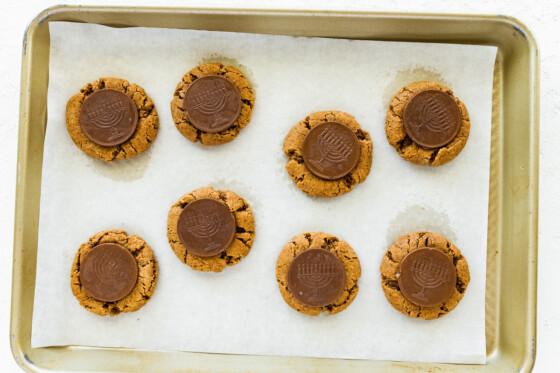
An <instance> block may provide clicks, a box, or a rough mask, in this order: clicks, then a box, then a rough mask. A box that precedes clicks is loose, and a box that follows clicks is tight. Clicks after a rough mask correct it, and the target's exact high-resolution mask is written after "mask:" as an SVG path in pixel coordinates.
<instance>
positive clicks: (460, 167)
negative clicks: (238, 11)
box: [32, 22, 496, 363]
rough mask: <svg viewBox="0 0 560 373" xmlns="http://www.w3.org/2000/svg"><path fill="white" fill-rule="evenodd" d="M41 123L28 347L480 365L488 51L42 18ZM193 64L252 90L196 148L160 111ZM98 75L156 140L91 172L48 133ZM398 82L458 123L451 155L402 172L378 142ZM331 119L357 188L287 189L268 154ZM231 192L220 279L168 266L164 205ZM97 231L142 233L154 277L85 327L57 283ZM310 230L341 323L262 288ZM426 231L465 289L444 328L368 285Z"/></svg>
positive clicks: (58, 134)
mask: <svg viewBox="0 0 560 373" xmlns="http://www.w3.org/2000/svg"><path fill="white" fill-rule="evenodd" d="M49 26H50V33H51V46H50V47H51V50H50V76H49V91H48V124H47V132H46V139H45V149H44V163H43V175H42V186H41V188H42V189H41V190H42V194H41V212H40V227H39V247H38V258H37V261H38V262H37V281H36V288H35V305H34V314H33V326H32V330H33V331H32V345H33V347H42V346H54V345H86V346H109V347H131V348H145V349H158V350H184V351H202V352H215V353H234V354H266V355H296V356H316V357H336V358H356V359H387V360H411V361H434V362H455V363H484V362H485V355H486V348H485V334H484V299H485V296H484V290H485V266H486V231H487V210H488V208H487V206H488V175H489V155H490V154H489V152H490V122H491V101H492V74H493V68H494V61H495V56H496V48H494V47H484V46H470V45H448V44H423V43H392V42H374V41H356V40H354V41H350V40H337V39H321V38H302V37H298V38H295V37H288V36H269V35H250V34H235V33H219V32H207V31H189V30H169V29H157V28H124V29H114V28H108V27H104V26H98V25H90V24H78V23H62V22H61V23H50V24H49ZM207 61H223V62H225V63H231V64H234V65H236V66H238V67H239V68H240V69H241V70H242V71H243V72H244V73H245V74H246V75H247V77H248V78H249V80H250V81H251V83H252V84H253V86H254V88H255V93H256V105H255V108H254V111H253V118H252V120H251V122H250V124H249V125H248V126H247V127H246V128H245V129H244V130H243V131H242V132H241V133H240V135H239V136H238V137H237V139H235V141H233V142H231V143H229V144H226V145H221V146H217V147H202V146H200V145H199V144H193V143H191V142H190V141H188V140H186V139H185V138H184V137H183V136H181V135H180V133H179V132H178V131H177V130H176V129H175V126H174V124H173V120H172V118H171V113H170V108H169V105H170V101H171V98H172V96H173V91H174V89H175V87H176V85H177V83H178V82H179V80H180V79H181V76H182V75H183V74H184V73H186V72H187V71H188V70H189V69H191V68H192V67H194V66H196V65H198V64H200V63H202V62H207ZM104 76H114V77H120V78H124V79H127V80H129V81H130V82H135V83H137V84H139V85H141V86H142V87H143V88H144V89H145V90H146V92H147V93H148V95H149V96H150V97H151V98H152V99H153V100H154V102H155V104H156V108H157V110H158V113H159V117H160V131H159V134H158V136H157V138H156V140H155V142H154V143H153V145H152V146H151V147H150V149H149V150H148V151H146V152H145V153H144V154H142V155H140V156H138V157H136V158H134V159H130V160H125V161H117V162H115V163H114V164H106V163H104V162H102V161H99V160H94V159H91V158H89V157H88V156H87V155H85V154H84V153H82V152H81V151H80V150H79V149H78V148H77V147H76V146H75V145H74V144H73V142H72V140H71V139H70V137H69V136H68V133H67V131H66V125H65V107H66V102H67V100H68V99H69V98H70V97H71V96H72V95H73V94H75V93H76V92H78V91H79V89H80V88H81V87H82V86H83V85H84V84H86V83H87V82H93V81H94V80H96V79H98V78H99V77H104ZM415 80H435V81H438V82H441V83H443V84H445V85H448V86H449V87H451V88H452V89H453V91H454V92H455V94H456V95H457V96H458V97H459V98H460V99H461V100H462V101H463V102H464V103H465V104H466V106H467V109H468V110H469V113H470V118H471V133H470V137H469V140H468V143H467V145H466V147H465V149H464V150H463V152H462V153H461V154H460V155H459V157H458V158H457V159H455V160H454V161H452V162H451V163H449V164H447V165H444V166H441V167H437V168H429V167H420V166H415V165H412V164H409V163H407V162H405V161H403V160H402V159H401V158H400V157H399V156H398V155H397V153H396V151H395V150H394V149H393V148H391V147H390V146H389V144H388V143H387V141H386V139H385V131H384V121H385V113H386V110H387V107H388V104H389V101H390V99H391V97H392V96H393V95H394V94H395V93H396V92H397V91H398V90H399V89H400V87H402V86H403V85H405V84H407V83H409V82H412V81H415ZM322 110H342V111H345V112H348V113H350V114H352V115H354V116H355V117H356V119H357V120H358V122H359V123H360V124H361V126H362V128H363V129H365V130H367V131H369V133H370V135H371V137H372V139H373V165H372V168H371V173H370V175H369V177H368V178H367V180H366V182H365V183H363V184H359V185H357V186H356V188H355V189H354V190H353V191H352V192H351V193H349V194H346V195H344V196H341V197H338V198H333V199H316V198H310V197H308V196H307V195H305V194H304V193H303V192H301V191H300V190H299V189H297V187H296V186H295V185H294V184H293V182H292V181H291V180H290V178H289V176H288V174H287V172H286V171H285V169H284V165H285V163H286V161H287V158H286V157H285V156H284V154H283V152H282V143H283V140H284V137H285V135H286V134H287V132H288V131H289V129H290V128H291V127H292V126H293V125H294V124H296V123H297V122H298V121H299V120H301V119H303V118H305V116H306V115H308V114H309V113H311V112H315V111H322ZM206 185H211V186H213V187H215V188H219V189H231V190H233V191H235V192H236V193H238V194H239V195H241V196H242V197H244V198H245V199H247V201H248V202H249V203H250V204H251V207H252V209H253V211H254V214H255V218H256V229H257V235H256V239H255V243H254V246H253V249H252V250H251V253H250V254H249V256H248V257H247V258H245V259H243V260H242V261H241V263H240V264H238V265H236V266H234V267H230V268H226V269H225V270H224V271H223V272H222V273H219V274H215V273H200V272H196V271H193V270H191V269H190V268H189V267H187V266H185V265H184V264H183V263H181V262H180V261H179V260H178V259H177V258H176V257H175V254H174V253H173V252H172V250H171V248H170V247H169V245H168V243H167V237H166V220H167V212H168V210H169V207H170V206H171V205H172V204H173V203H174V202H175V201H176V200H177V199H178V198H179V197H180V196H181V195H183V194H185V193H187V192H189V191H191V190H193V189H196V188H198V187H201V186H206ZM110 228H118V229H125V230H127V231H128V233H129V234H138V235H140V236H141V237H143V238H144V239H145V240H146V241H147V242H148V244H149V245H150V246H151V247H152V248H153V249H154V251H155V255H156V257H157V259H158V261H159V265H160V274H159V280H158V284H157V287H156V289H155V293H154V296H153V298H152V299H151V300H150V301H149V302H148V303H147V305H146V306H144V307H143V308H142V309H140V310H139V311H137V312H134V313H128V314H121V315H119V316H117V317H113V318H111V317H105V318H103V317H99V316H97V315H94V314H92V313H89V312H88V311H86V310H84V309H83V308H82V307H80V305H79V304H78V301H77V300H76V299H75V298H74V296H73V295H72V292H71V290H70V267H71V264H72V260H73V258H74V254H75V252H76V250H77V249H78V247H79V245H80V244H81V243H82V242H85V241H87V240H88V238H89V237H90V236H91V235H93V234H94V233H96V232H98V231H101V230H104V229H110ZM316 230H318V231H325V232H329V233H331V234H334V235H336V236H338V237H339V238H340V239H343V240H346V241H347V242H348V243H349V244H350V245H351V246H352V247H353V248H354V249H355V251H356V252H357V254H358V256H359V258H360V262H361V265H362V277H361V278H360V280H359V286H360V291H359V294H358V296H357V297H356V299H355V301H354V302H353V303H352V304H351V305H350V307H348V308H347V309H346V310H345V311H344V312H342V313H339V314H337V315H334V316H330V315H321V316H319V317H310V316H307V315H303V314H300V313H298V312H296V311H294V310H293V309H291V308H290V307H289V306H288V305H287V304H285V303H284V300H283V299H282V297H281V296H280V292H279V291H278V288H277V284H276V280H275V264H276V258H277V256H278V253H279V251H280V250H281V249H282V247H283V245H284V244H285V243H286V242H287V241H289V240H290V239H291V237H292V236H294V235H296V234H299V233H302V232H306V231H316ZM415 230H430V231H434V232H438V233H441V234H443V235H445V236H447V237H448V238H449V239H450V240H452V241H453V242H454V243H455V244H456V245H457V246H458V247H459V248H460V249H461V250H462V252H463V254H464V255H465V257H466V258H467V260H468V263H469V267H470V271H471V283H470V285H469V287H468V289H467V291H466V294H465V297H464V298H463V300H462V301H461V303H460V304H459V306H458V307H457V308H456V309H455V310H453V311H452V312H451V313H450V314H448V315H446V316H445V317H443V318H441V319H438V320H433V321H424V320H415V319H410V318H408V317H406V316H404V315H402V314H401V313H399V312H397V311H396V310H394V309H393V308H392V307H391V306H390V305H389V303H388V302H387V301H386V300H385V297H384V295H383V292H382V290H381V286H380V275H379V264H380V261H381V258H382V256H383V254H384V253H385V250H386V249H387V247H388V246H389V245H390V244H391V243H392V242H393V241H394V240H395V239H396V238H397V237H398V236H399V235H400V234H404V233H408V232H410V231H415Z"/></svg>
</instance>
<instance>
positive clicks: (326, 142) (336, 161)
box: [302, 122, 360, 180]
mask: <svg viewBox="0 0 560 373" xmlns="http://www.w3.org/2000/svg"><path fill="white" fill-rule="evenodd" d="M302 151H303V161H304V162H305V166H306V167H307V168H308V169H309V170H310V171H311V172H312V173H313V174H315V175H316V176H318V177H320V178H323V179H327V180H335V179H340V178H341V177H344V176H346V175H348V174H349V173H350V171H352V170H353V169H354V168H355V167H356V165H357V164H358V160H359V159H360V141H359V140H358V137H357V136H356V134H355V133H354V132H353V131H352V130H351V129H350V128H349V127H348V126H345V125H344V124H342V123H338V122H325V123H321V124H318V125H316V126H315V127H313V128H311V130H310V131H309V132H308V133H307V135H306V136H305V138H304V139H303V149H302Z"/></svg>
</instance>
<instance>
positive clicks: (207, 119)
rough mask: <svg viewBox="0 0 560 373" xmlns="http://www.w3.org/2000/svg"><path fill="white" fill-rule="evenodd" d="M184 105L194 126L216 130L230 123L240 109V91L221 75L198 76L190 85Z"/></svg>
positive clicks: (230, 124) (233, 121)
mask: <svg viewBox="0 0 560 373" xmlns="http://www.w3.org/2000/svg"><path fill="white" fill-rule="evenodd" d="M183 109H184V110H185V114H186V115H187V118H188V119H189V121H190V122H191V123H192V125H193V126H195V127H196V128H198V129H199V130H201V131H204V132H209V133H217V132H220V131H223V130H225V129H228V128H229V127H231V126H232V125H233V124H234V123H235V121H236V120H237V117H239V113H240V112H241V95H240V94H239V91H238V90H237V88H236V87H235V85H233V83H232V82H230V81H229V80H227V79H226V78H224V77H223V76H220V75H207V76H203V77H200V78H197V79H196V80H195V81H194V82H192V84H191V85H190V86H189V87H188V88H187V91H186V92H185V99H184V101H183Z"/></svg>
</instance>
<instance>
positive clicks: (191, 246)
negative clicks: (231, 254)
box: [177, 198, 237, 257]
mask: <svg viewBox="0 0 560 373" xmlns="http://www.w3.org/2000/svg"><path fill="white" fill-rule="evenodd" d="M236 231H237V229H236V222H235V216H234V215H233V214H232V212H231V211H230V209H229V207H228V206H226V204H225V203H223V202H221V201H219V200H217V199H213V198H201V199H197V200H195V201H193V202H191V203H189V204H188V205H186V206H185V207H184V208H183V210H182V211H181V213H180V215H179V219H178V221H177V234H178V236H179V240H180V241H181V244H183V246H184V247H185V248H186V249H187V251H188V252H191V253H193V254H195V255H198V256H201V257H210V256H214V255H218V254H219V253H221V252H222V251H224V250H226V249H227V248H228V246H229V245H230V244H231V243H232V241H233V239H234V237H235V233H236Z"/></svg>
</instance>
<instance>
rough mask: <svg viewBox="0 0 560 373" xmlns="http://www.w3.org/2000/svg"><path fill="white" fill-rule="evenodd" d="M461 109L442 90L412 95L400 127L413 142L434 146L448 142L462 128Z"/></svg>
mask: <svg viewBox="0 0 560 373" xmlns="http://www.w3.org/2000/svg"><path fill="white" fill-rule="evenodd" d="M461 123H462V118H461V109H460V108H459V105H457V103H456V102H455V100H453V98H452V97H451V96H450V95H449V94H447V93H445V92H442V91H437V90H426V91H422V92H420V93H417V94H416V95H414V96H413V97H412V98H411V99H410V101H408V103H407V104H406V106H405V109H404V113H403V126H404V130H405V132H406V134H407V135H408V136H409V137H410V138H411V139H412V141H414V142H415V143H416V144H418V145H420V146H421V147H423V148H426V149H436V148H439V147H442V146H444V145H446V144H448V143H449V142H450V141H451V140H453V139H454V138H455V136H457V133H459V129H460V128H461Z"/></svg>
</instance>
